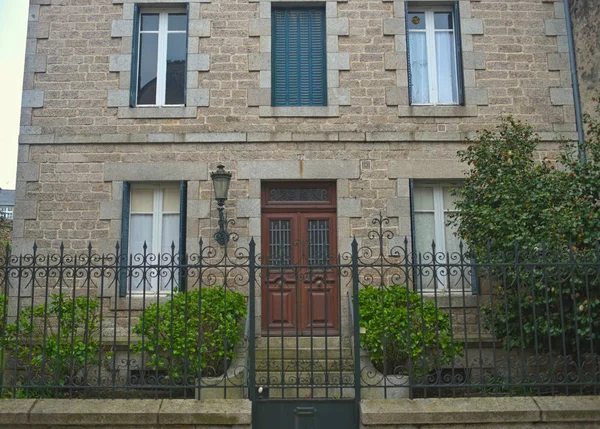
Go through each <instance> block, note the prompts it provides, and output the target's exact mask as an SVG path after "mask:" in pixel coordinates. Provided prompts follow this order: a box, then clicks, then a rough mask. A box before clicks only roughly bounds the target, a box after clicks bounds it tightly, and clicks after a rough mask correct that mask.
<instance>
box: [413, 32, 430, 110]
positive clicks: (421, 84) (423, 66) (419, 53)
mask: <svg viewBox="0 0 600 429" xmlns="http://www.w3.org/2000/svg"><path fill="white" fill-rule="evenodd" d="M408 43H409V47H410V77H411V88H412V90H411V98H412V102H413V103H415V104H425V103H429V70H428V61H427V35H426V34H425V33H420V32H414V31H411V32H409V35H408Z"/></svg>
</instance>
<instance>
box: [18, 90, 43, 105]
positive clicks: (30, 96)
mask: <svg viewBox="0 0 600 429" xmlns="http://www.w3.org/2000/svg"><path fill="white" fill-rule="evenodd" d="M21 107H44V91H42V90H33V89H30V90H25V91H23V95H22V97H21Z"/></svg>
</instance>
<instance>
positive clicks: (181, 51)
mask: <svg viewBox="0 0 600 429" xmlns="http://www.w3.org/2000/svg"><path fill="white" fill-rule="evenodd" d="M136 36H137V46H136V45H135V44H134V53H136V52H135V51H136V48H137V64H136V70H135V71H134V76H135V77H136V79H135V80H133V82H135V86H136V94H135V101H136V103H135V104H136V105H138V106H167V105H168V106H172V105H184V104H185V86H186V83H185V80H186V62H187V61H186V60H187V13H186V11H185V10H179V9H175V10H173V9H168V10H163V9H142V10H141V11H140V14H139V23H138V28H137V29H136Z"/></svg>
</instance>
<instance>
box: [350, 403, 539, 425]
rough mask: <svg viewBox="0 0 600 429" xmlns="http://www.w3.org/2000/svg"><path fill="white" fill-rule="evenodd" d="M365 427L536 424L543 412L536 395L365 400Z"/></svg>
mask: <svg viewBox="0 0 600 429" xmlns="http://www.w3.org/2000/svg"><path fill="white" fill-rule="evenodd" d="M360 418H361V422H362V424H363V425H364V426H371V425H382V426H383V425H400V424H404V425H411V424H412V425H426V424H440V425H441V424H445V425H450V424H470V423H473V424H484V423H504V424H506V423H509V422H519V423H527V422H529V423H535V422H539V420H540V411H539V409H538V407H537V405H536V403H535V402H534V400H533V399H532V398H441V399H440V398H436V399H414V400H410V399H396V400H393V401H388V400H363V401H362V402H361V408H360Z"/></svg>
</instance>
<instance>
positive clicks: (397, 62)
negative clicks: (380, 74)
mask: <svg viewBox="0 0 600 429" xmlns="http://www.w3.org/2000/svg"><path fill="white" fill-rule="evenodd" d="M383 63H384V67H385V69H386V70H398V69H400V70H407V69H408V62H407V58H406V55H405V54H404V53H401V54H398V53H396V52H386V53H385V55H384V57H383Z"/></svg>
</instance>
